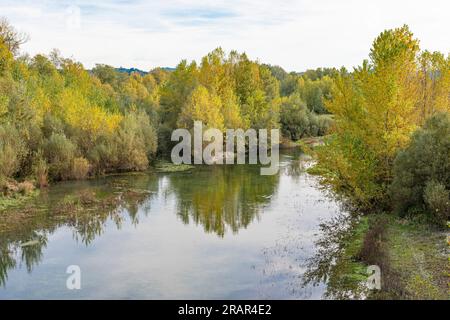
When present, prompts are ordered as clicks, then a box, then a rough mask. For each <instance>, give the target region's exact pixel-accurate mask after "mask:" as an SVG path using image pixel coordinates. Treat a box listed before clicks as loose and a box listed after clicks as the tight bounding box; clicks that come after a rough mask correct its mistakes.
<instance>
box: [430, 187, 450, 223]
mask: <svg viewBox="0 0 450 320" xmlns="http://www.w3.org/2000/svg"><path fill="white" fill-rule="evenodd" d="M449 193H450V192H449V190H446V189H445V186H444V185H443V184H442V183H439V182H436V181H435V180H431V181H428V183H427V184H426V186H425V190H424V195H423V197H424V200H425V203H426V205H427V207H428V210H429V212H430V214H431V215H432V216H433V218H434V220H435V221H436V222H437V223H439V224H445V222H446V221H447V220H448V219H449V217H450V200H449Z"/></svg>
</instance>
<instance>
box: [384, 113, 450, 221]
mask: <svg viewBox="0 0 450 320" xmlns="http://www.w3.org/2000/svg"><path fill="white" fill-rule="evenodd" d="M449 159H450V116H449V115H448V114H446V113H440V114H436V115H435V116H433V117H431V118H429V119H428V120H427V121H426V123H425V125H424V127H423V128H422V129H419V130H417V131H416V132H415V133H414V134H413V136H412V140H411V143H410V145H409V146H408V147H407V148H406V149H404V150H403V151H401V152H399V154H398V155H397V157H396V159H395V161H394V170H393V174H394V179H393V182H392V184H391V186H390V193H391V195H392V201H393V205H394V207H395V208H396V210H397V211H398V212H399V213H400V214H405V213H413V212H418V211H419V212H420V211H423V210H424V209H426V208H434V209H433V210H435V209H436V208H437V209H439V210H443V209H442V207H441V206H442V205H443V204H445V201H444V200H443V197H445V193H446V192H447V194H448V190H449V189H450V161H449ZM426 189H427V190H426ZM447 199H448V196H447ZM435 206H437V207H435ZM440 213H442V211H440Z"/></svg>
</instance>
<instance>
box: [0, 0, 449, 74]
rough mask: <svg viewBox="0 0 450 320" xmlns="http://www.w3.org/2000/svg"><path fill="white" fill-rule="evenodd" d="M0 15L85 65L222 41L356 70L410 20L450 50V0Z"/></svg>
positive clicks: (285, 61) (256, 55)
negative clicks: (375, 45)
mask: <svg viewBox="0 0 450 320" xmlns="http://www.w3.org/2000/svg"><path fill="white" fill-rule="evenodd" d="M0 16H1V17H6V18H7V19H8V20H9V21H10V23H11V24H12V25H14V26H15V27H16V29H18V30H20V31H23V32H26V33H27V34H28V35H29V37H30V40H29V41H28V42H27V43H26V44H24V45H23V47H22V51H23V52H27V53H29V54H31V55H34V54H37V53H44V54H48V53H49V52H50V51H51V50H52V49H54V48H57V49H59V51H60V52H61V54H62V55H63V56H65V57H71V58H73V59H75V60H77V61H80V62H82V63H83V64H84V66H85V67H86V68H92V67H93V66H94V65H95V64H96V63H104V64H109V65H112V66H115V67H119V66H123V67H136V68H140V69H142V70H150V69H152V68H154V67H157V66H163V67H175V66H176V65H177V64H178V63H179V62H180V61H181V60H182V59H187V60H188V61H191V60H197V61H199V59H200V58H201V57H202V56H204V55H205V54H207V53H208V52H210V51H212V50H213V49H215V48H217V47H219V46H220V47H222V48H223V49H224V50H225V51H230V50H237V51H239V52H246V53H247V55H248V56H249V57H250V58H251V59H254V60H259V61H260V62H262V63H270V64H273V65H279V66H281V67H283V68H284V69H286V70H287V71H304V70H306V69H313V68H317V67H341V66H345V67H347V68H352V67H354V66H357V65H360V64H361V62H362V61H363V59H366V58H367V57H368V53H369V50H370V46H371V44H372V42H373V40H374V39H375V37H376V36H377V35H378V34H379V33H380V32H382V31H383V30H385V29H390V28H395V27H400V26H401V25H403V24H408V25H409V27H410V29H411V30H412V31H413V32H414V34H415V36H416V37H417V38H419V39H420V43H421V48H422V49H428V50H430V51H441V52H443V53H446V54H447V53H450V1H448V0H427V1H424V0H372V1H367V0H285V1H282V0H278V1H274V0H272V1H267V0H227V1H225V0H216V1H203V0H189V1H186V0H165V1H163V0H147V1H143V0H115V1H114V0H96V1H89V0H75V1H69V0H62V1H61V0H59V1H55V0H53V1H52V0H34V1H31V0H29V1H28V0H23V1H21V0H0Z"/></svg>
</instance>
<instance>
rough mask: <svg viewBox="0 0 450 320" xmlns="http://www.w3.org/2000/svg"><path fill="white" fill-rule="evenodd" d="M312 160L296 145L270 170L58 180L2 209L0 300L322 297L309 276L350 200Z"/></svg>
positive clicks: (205, 169) (321, 287) (203, 169)
mask: <svg viewBox="0 0 450 320" xmlns="http://www.w3.org/2000/svg"><path fill="white" fill-rule="evenodd" d="M310 164H311V163H310V161H309V160H308V158H307V157H306V156H304V155H303V154H301V153H300V152H294V151H290V152H283V153H282V154H281V155H280V171H279V174H277V175H274V176H261V175H260V170H259V167H258V166H250V165H235V166H226V165H224V166H199V167H196V168H194V169H192V170H189V171H184V172H172V173H158V172H148V173H142V174H127V175H115V176H109V177H105V178H102V179H96V180H88V181H79V182H64V183H58V184H55V185H53V186H51V187H50V188H49V189H48V190H47V191H43V192H41V193H40V194H39V196H37V197H36V198H35V199H34V200H32V201H29V203H27V204H26V205H25V206H24V207H21V208H19V209H15V210H9V211H11V212H6V213H0V254H1V256H0V298H1V299H15V298H27V299H47V298H58V299H319V298H322V297H323V295H324V292H325V291H326V283H323V282H318V283H315V284H314V285H312V284H308V285H304V284H303V274H304V273H305V270H306V268H307V263H308V261H310V260H311V258H312V257H314V255H317V252H318V251H317V250H318V249H317V247H316V242H317V240H318V239H319V238H320V237H321V236H323V235H322V232H321V228H320V225H321V223H322V222H324V221H327V220H329V219H332V218H333V217H335V216H337V215H340V214H343V212H342V210H343V209H342V208H341V206H340V204H339V202H337V201H336V200H334V199H333V198H331V197H330V195H329V194H328V193H327V192H326V191H324V190H322V188H321V187H320V185H319V182H318V179H317V178H316V177H314V176H312V175H309V174H308V173H306V172H305V168H307V167H308V166H309V165H310ZM344 214H345V213H344ZM70 265H76V266H79V268H80V270H81V273H80V280H81V289H79V290H69V289H67V287H66V280H67V278H68V277H69V276H70V275H69V274H67V273H66V271H67V268H68V266H70Z"/></svg>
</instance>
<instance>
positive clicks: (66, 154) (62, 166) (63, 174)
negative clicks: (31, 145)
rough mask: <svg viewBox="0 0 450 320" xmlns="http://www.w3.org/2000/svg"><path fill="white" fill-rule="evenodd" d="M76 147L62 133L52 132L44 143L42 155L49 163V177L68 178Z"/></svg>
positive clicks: (56, 178)
mask: <svg viewBox="0 0 450 320" xmlns="http://www.w3.org/2000/svg"><path fill="white" fill-rule="evenodd" d="M75 151H76V147H75V145H74V144H73V143H72V142H71V141H70V140H69V139H67V138H66V136H65V135H64V134H59V133H53V134H52V135H51V137H50V138H49V139H48V140H46V141H45V143H44V155H45V158H46V159H47V160H48V163H49V173H50V177H51V178H53V179H55V180H66V179H69V178H70V175H71V171H72V170H71V169H72V161H73V159H74V157H75Z"/></svg>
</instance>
